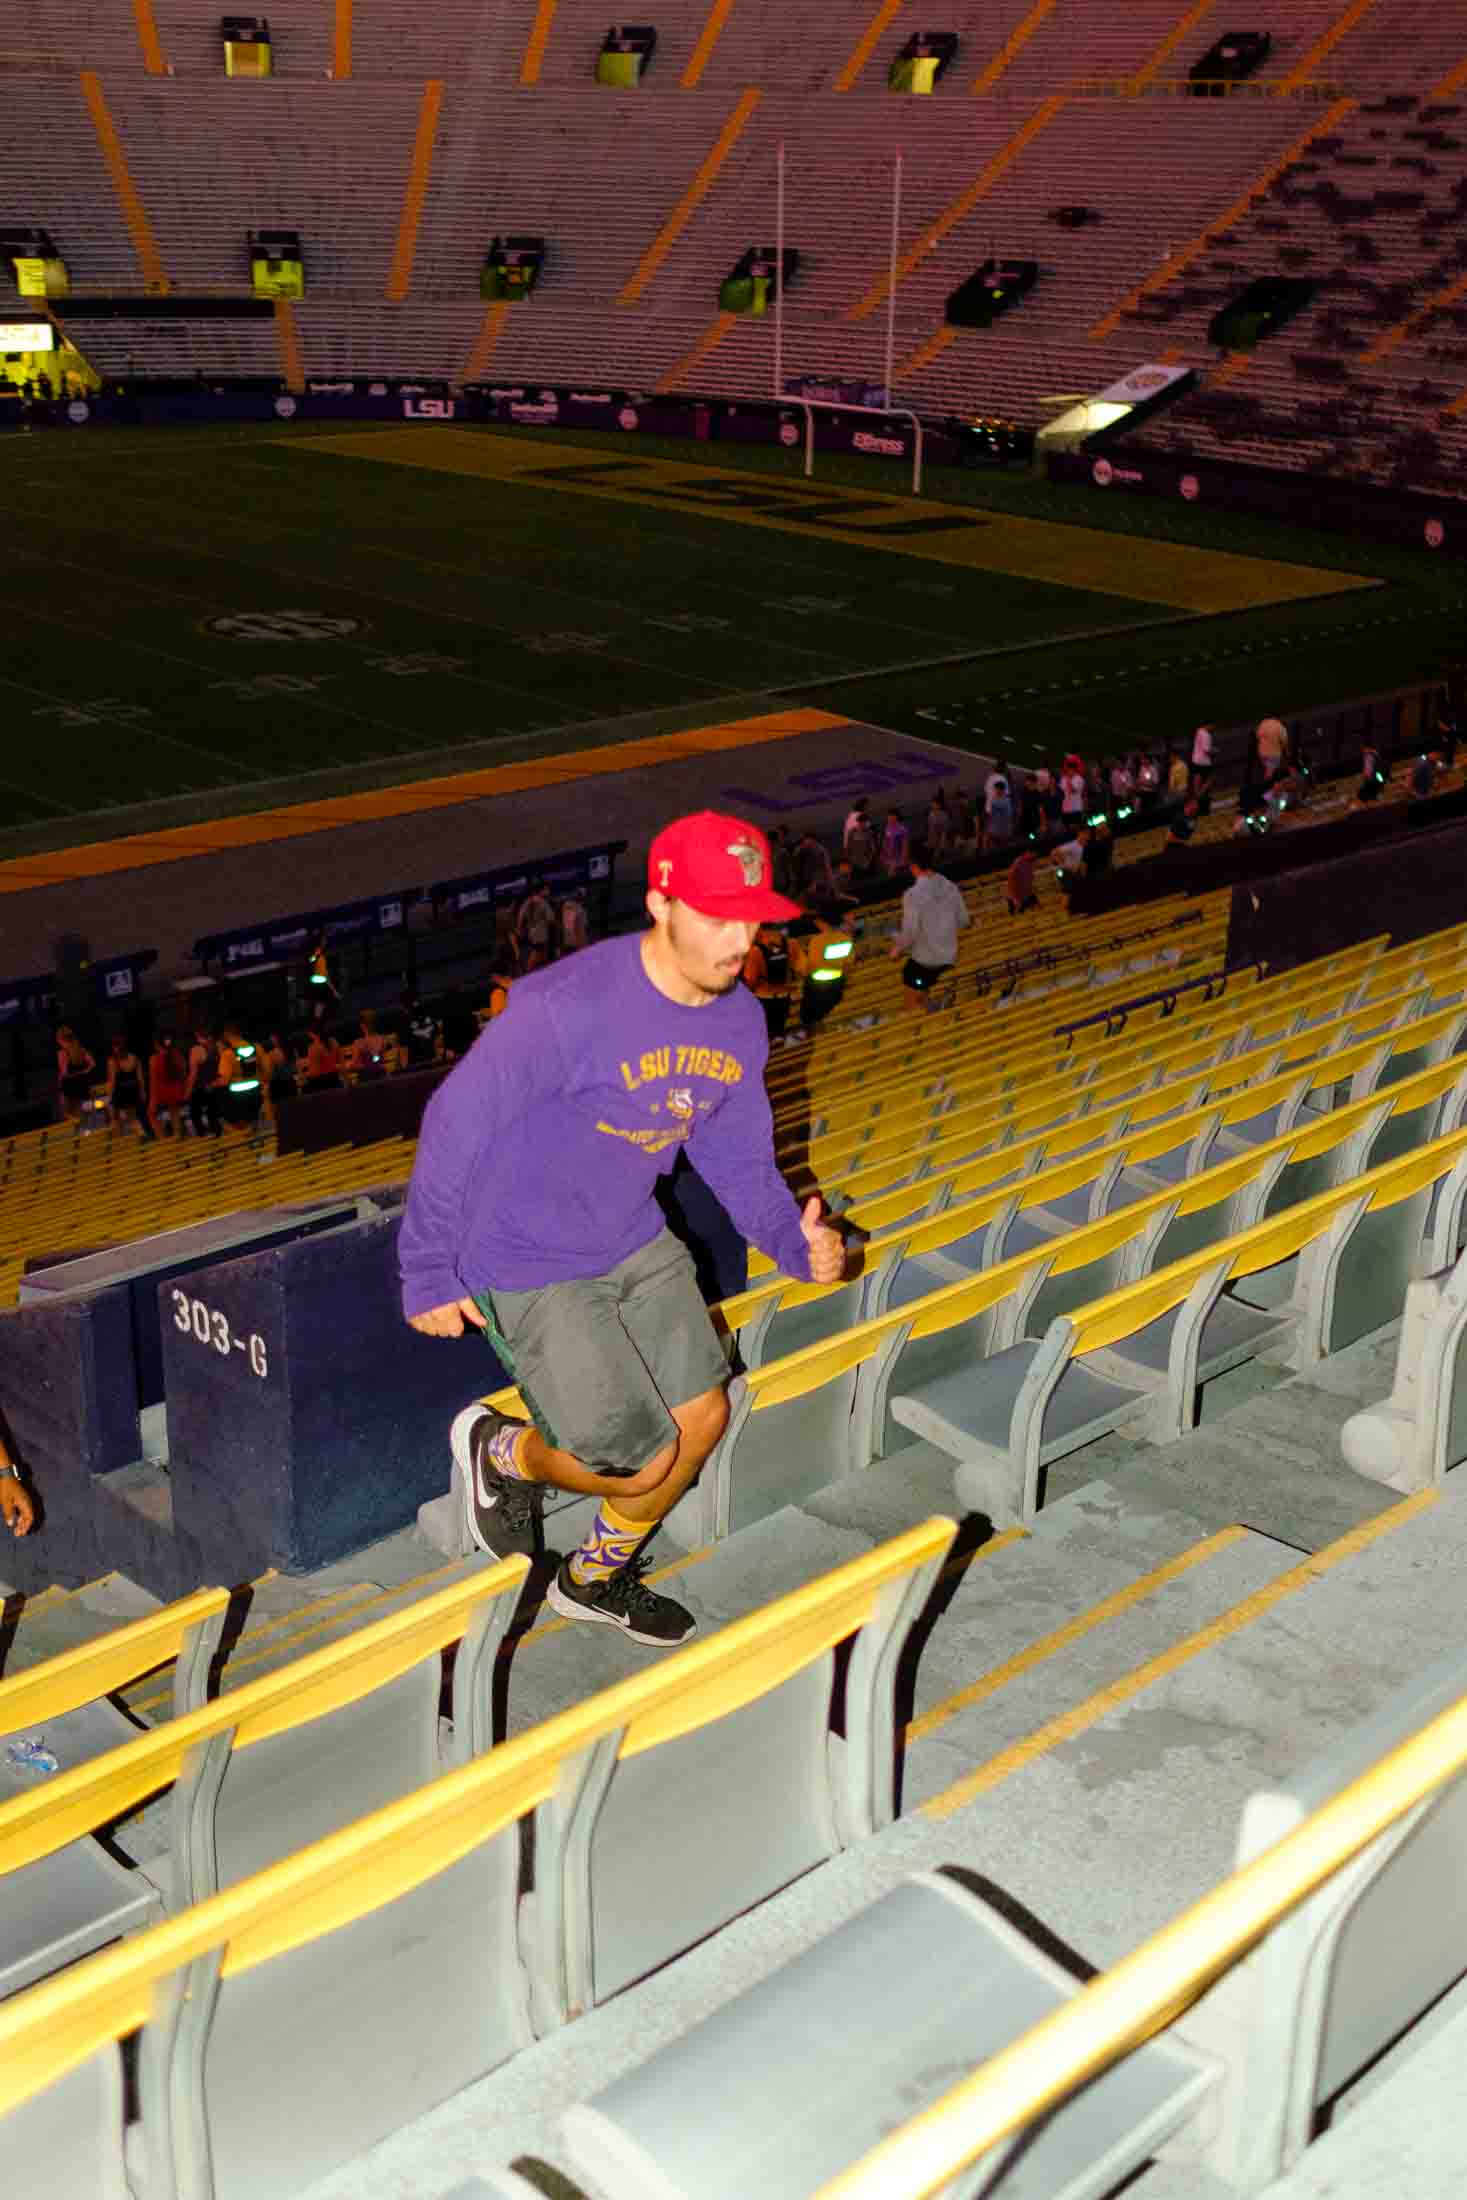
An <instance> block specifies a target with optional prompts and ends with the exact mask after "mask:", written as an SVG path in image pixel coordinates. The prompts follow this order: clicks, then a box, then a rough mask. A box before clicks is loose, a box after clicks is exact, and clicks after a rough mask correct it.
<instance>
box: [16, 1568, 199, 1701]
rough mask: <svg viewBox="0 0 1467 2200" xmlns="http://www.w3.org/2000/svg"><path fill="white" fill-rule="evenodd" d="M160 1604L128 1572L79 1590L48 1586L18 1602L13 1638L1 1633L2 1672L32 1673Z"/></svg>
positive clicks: (145, 1614) (138, 1617)
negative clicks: (130, 1577)
mask: <svg viewBox="0 0 1467 2200" xmlns="http://www.w3.org/2000/svg"><path fill="white" fill-rule="evenodd" d="M158 1609H159V1603H158V1599H157V1598H156V1597H155V1596H152V1595H151V1594H150V1593H149V1592H148V1590H146V1589H142V1588H139V1586H138V1585H137V1583H136V1582H133V1581H129V1580H128V1579H127V1576H126V1575H125V1574H102V1575H101V1576H99V1578H98V1579H97V1580H96V1581H89V1582H85V1583H84V1584H83V1585H82V1587H81V1588H79V1589H43V1590H41V1591H39V1592H38V1593H37V1594H36V1595H34V1596H28V1597H26V1598H25V1599H24V1600H23V1601H20V1602H19V1606H18V1612H17V1616H16V1619H15V1624H14V1630H13V1632H12V1633H11V1635H10V1637H9V1640H8V1642H7V1641H6V1640H5V1638H4V1636H3V1635H0V1645H3V1653H0V1675H3V1676H4V1677H6V1678H13V1677H14V1676H15V1675H16V1674H17V1673H24V1672H28V1671H29V1670H30V1668H31V1667H32V1666H36V1665H42V1664H44V1663H45V1661H46V1659H47V1658H57V1657H61V1656H62V1655H63V1654H64V1653H65V1652H66V1651H68V1650H79V1649H80V1648H81V1647H82V1645H83V1644H84V1643H88V1642H95V1641H96V1639H97V1637H98V1636H99V1635H105V1634H109V1633H110V1632H111V1631H112V1629H113V1628H115V1627H125V1626H126V1625H127V1623H128V1622H129V1621H130V1620H135V1619H143V1618H145V1617H146V1616H147V1614H148V1613H150V1612H156V1611H157V1610H158Z"/></svg>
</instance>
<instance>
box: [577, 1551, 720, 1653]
mask: <svg viewBox="0 0 1467 2200" xmlns="http://www.w3.org/2000/svg"><path fill="white" fill-rule="evenodd" d="M645 1570H646V1560H645V1559H644V1557H643V1556H642V1553H641V1552H640V1551H639V1552H638V1553H637V1555H636V1557H635V1558H631V1559H628V1561H627V1563H626V1565H625V1566H619V1567H618V1568H617V1570H616V1572H615V1573H614V1574H603V1575H602V1576H601V1577H600V1579H599V1580H597V1581H576V1580H575V1579H574V1578H573V1576H572V1574H571V1569H570V1560H569V1559H568V1558H567V1559H565V1560H563V1561H562V1563H561V1565H560V1568H559V1570H558V1572H557V1573H556V1576H555V1579H554V1580H553V1581H552V1582H551V1584H550V1587H549V1588H548V1589H547V1590H546V1592H545V1601H546V1602H547V1604H549V1605H551V1606H552V1607H553V1609H554V1610H555V1611H557V1612H559V1613H560V1615H561V1617H562V1619H591V1620H600V1621H602V1622H603V1624H604V1625H606V1626H608V1627H619V1628H620V1629H621V1631H622V1633H623V1634H624V1635H628V1636H630V1638H631V1640H632V1641H633V1642H648V1643H651V1645H652V1646H653V1648H654V1649H657V1650H671V1649H673V1648H674V1647H675V1646H676V1645H677V1644H678V1643H680V1642H687V1641H688V1640H689V1639H690V1638H691V1637H692V1636H693V1635H696V1634H697V1632H698V1622H697V1621H696V1620H695V1619H694V1617H693V1615H692V1613H691V1612H690V1611H689V1610H688V1608H687V1606H686V1605H685V1604H678V1603H677V1602H676V1601H675V1600H674V1599H673V1598H672V1597H662V1596H659V1595H658V1594H657V1591H656V1590H655V1589H649V1588H648V1587H647V1584H646V1582H645V1581H644V1580H643V1579H642V1575H643V1573H644V1572H645Z"/></svg>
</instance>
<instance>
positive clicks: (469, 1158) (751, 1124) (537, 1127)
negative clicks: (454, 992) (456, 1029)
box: [398, 934, 810, 1314]
mask: <svg viewBox="0 0 1467 2200" xmlns="http://www.w3.org/2000/svg"><path fill="white" fill-rule="evenodd" d="M642 937H643V935H641V934H628V935H626V936H625V937H622V938H619V939H611V940H606V941H603V942H602V943H601V945H599V946H597V947H589V948H585V949H583V950H582V952H581V953H579V954H577V955H571V956H568V957H567V958H566V959H565V961H563V962H559V963H555V964H552V966H551V967H550V968H549V969H548V970H541V971H537V972H536V973H535V974H534V975H533V976H532V977H529V978H524V979H522V980H521V981H520V982H519V983H518V984H517V985H516V986H515V987H514V988H513V990H512V991H511V993H510V996H509V1001H508V1005H507V1006H506V1008H505V1011H504V1013H503V1015H502V1016H498V1017H496V1018H495V1020H494V1022H493V1023H492V1024H490V1025H489V1026H488V1027H487V1029H486V1030H485V1031H484V1032H483V1033H482V1034H481V1036H480V1037H479V1039H478V1040H477V1041H476V1042H475V1044H474V1046H473V1047H472V1048H471V1049H470V1051H469V1052H468V1054H466V1055H465V1056H464V1059H463V1060H462V1061H461V1062H460V1063H459V1064H458V1066H457V1068H456V1069H455V1070H454V1071H453V1072H452V1074H451V1075H450V1076H449V1077H447V1078H445V1079H444V1081H443V1083H442V1084H441V1085H440V1086H439V1088H438V1090H437V1092H436V1093H435V1094H434V1095H433V1098H432V1100H431V1101H430V1102H429V1103H428V1107H427V1111H426V1112H425V1114H424V1117H423V1127H422V1132H421V1135H420V1137H419V1140H418V1152H417V1159H416V1161H415V1162H414V1164H413V1175H412V1182H411V1184H410V1185H409V1187H408V1199H407V1210H406V1214H405V1216H404V1218H403V1225H402V1231H401V1235H400V1238H399V1248H398V1264H399V1267H400V1270H401V1274H402V1303H403V1311H404V1312H405V1313H407V1314H421V1313H424V1312H426V1311H427V1310H428V1309H429V1308H430V1307H435V1306H446V1305H448V1304H449V1303H450V1302H451V1301H453V1300H456V1299H460V1298H463V1297H465V1296H466V1295H468V1294H471V1293H475V1292H481V1291H486V1290H501V1291H531V1290H535V1289H537V1288H538V1287H539V1286H540V1285H542V1284H547V1283H563V1282H566V1281H567V1280H568V1279H570V1278H572V1277H584V1276H601V1275H605V1274H606V1272H607V1271H608V1269H611V1268H614V1267H615V1266H616V1264H617V1262H618V1261H622V1260H625V1259H626V1258H627V1256H628V1255H629V1254H631V1253H635V1252H638V1251H640V1249H641V1248H642V1247H643V1246H644V1245H647V1244H650V1243H651V1241H652V1239H653V1238H654V1237H656V1235H657V1233H658V1231H659V1230H660V1229H661V1228H662V1227H663V1221H662V1213H661V1210H660V1208H659V1207H658V1206H657V1203H656V1201H655V1199H654V1198H653V1188H654V1186H655V1184H656V1181H657V1179H658V1177H660V1176H665V1175H666V1174H667V1172H668V1171H669V1170H670V1169H671V1168H672V1166H673V1163H674V1162H675V1161H676V1159H677V1157H678V1154H679V1153H686V1154H687V1157H688V1159H689V1161H691V1162H692V1164H693V1166H694V1168H696V1169H697V1171H698V1173H699V1175H700V1176H701V1177H702V1178H703V1179H704V1181H705V1182H706V1183H707V1184H708V1185H709V1186H710V1187H711V1189H712V1190H713V1191H714V1192H715V1193H716V1194H717V1196H718V1198H719V1199H720V1200H722V1202H723V1204H724V1206H725V1207H726V1208H727V1209H728V1212H729V1214H730V1215H731V1216H732V1217H733V1220H734V1222H735V1224H736V1225H737V1226H738V1228H739V1229H740V1230H741V1231H742V1232H743V1233H744V1235H745V1237H747V1238H749V1239H750V1240H752V1242H753V1243H754V1244H755V1245H757V1246H758V1247H759V1248H760V1250H761V1251H762V1252H765V1253H767V1254H768V1255H769V1257H770V1259H771V1260H772V1261H774V1262H775V1263H776V1265H777V1266H778V1267H779V1268H781V1269H782V1270H783V1271H784V1272H785V1273H786V1274H787V1275H793V1276H799V1277H802V1278H803V1277H808V1275H809V1273H810V1261H809V1246H808V1245H807V1243H806V1240H805V1238H804V1235H803V1233H802V1231H801V1229H800V1210H799V1208H798V1207H797V1206H796V1204H795V1201H794V1198H793V1196H792V1194H791V1192H790V1190H789V1187H788V1186H787V1185H786V1183H785V1181H784V1179H783V1178H782V1177H781V1175H780V1174H779V1171H778V1169H777V1168H776V1167H775V1164H774V1147H773V1134H772V1126H771V1120H770V1113H769V1101H768V1097H767V1095H766V1093H765V1090H764V1064H765V1061H766V1059H767V1056H768V1052H769V1042H768V1039H767V1037H766V1034H765V1027H764V1015H763V1011H762V1010H761V1008H760V1006H759V1003H758V1002H757V1001H756V1000H755V998H754V996H753V994H752V993H750V992H749V991H748V990H747V988H746V987H745V986H743V985H737V986H735V987H734V989H733V991H732V992H731V993H726V994H722V995H720V996H719V997H718V998H717V999H716V1000H712V1001H708V1002H705V1003H704V1004H703V1005H702V1006H701V1007H698V1008H684V1007H681V1006H680V1005H679V1004H678V1003H677V1002H676V1001H670V1000H668V999H667V997H666V995H665V994H663V993H661V992H659V991H658V989H657V987H656V986H655V985H654V984H653V983H652V981H651V979H650V978H649V977H648V976H647V973H646V971H645V969H644V968H643V966H642V952H641V947H642Z"/></svg>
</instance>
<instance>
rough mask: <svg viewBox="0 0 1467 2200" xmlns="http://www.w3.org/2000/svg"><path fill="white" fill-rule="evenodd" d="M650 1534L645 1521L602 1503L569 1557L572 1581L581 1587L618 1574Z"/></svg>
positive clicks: (650, 1530) (649, 1527) (648, 1526)
mask: <svg viewBox="0 0 1467 2200" xmlns="http://www.w3.org/2000/svg"><path fill="white" fill-rule="evenodd" d="M651 1533H652V1529H651V1526H650V1525H649V1523H648V1522H647V1521H645V1520H628V1519H627V1517H626V1515H625V1514H624V1513H619V1512H618V1511H617V1509H616V1507H615V1506H614V1505H611V1504H607V1503H605V1502H603V1503H602V1506H601V1509H600V1511H599V1512H598V1513H597V1515H596V1518H595V1519H594V1520H593V1521H592V1523H591V1529H590V1533H589V1534H588V1535H587V1537H586V1540H585V1542H584V1543H583V1544H582V1545H581V1547H580V1549H579V1550H578V1551H576V1552H575V1553H573V1555H572V1557H571V1562H570V1571H571V1580H572V1581H574V1582H577V1583H579V1585H580V1586H581V1587H582V1588H584V1587H585V1585H586V1583H587V1582H590V1581H605V1579H606V1578H607V1576H608V1574H615V1573H620V1571H621V1569H622V1567H623V1566H625V1565H626V1563H627V1561H628V1559H630V1558H633V1557H635V1555H636V1552H637V1547H638V1545H639V1544H641V1543H645V1541H646V1540H647V1537H648V1536H649V1535H650V1534H651Z"/></svg>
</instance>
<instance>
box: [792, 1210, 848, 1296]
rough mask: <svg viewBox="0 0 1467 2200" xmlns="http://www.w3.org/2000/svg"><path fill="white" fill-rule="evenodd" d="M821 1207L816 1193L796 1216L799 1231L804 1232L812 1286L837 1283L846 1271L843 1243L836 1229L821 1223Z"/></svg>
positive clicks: (826, 1223)
mask: <svg viewBox="0 0 1467 2200" xmlns="http://www.w3.org/2000/svg"><path fill="white" fill-rule="evenodd" d="M821 1213H822V1204H821V1201H820V1198H819V1196H818V1194H816V1195H812V1196H811V1197H810V1198H809V1199H807V1200H806V1202H805V1211H804V1213H803V1214H802V1215H801V1217H800V1228H801V1229H802V1230H803V1231H804V1233H805V1243H806V1244H807V1245H808V1246H809V1248H810V1281H811V1282H812V1283H839V1282H840V1280H841V1277H842V1276H843V1275H844V1274H845V1272H846V1248H845V1240H844V1239H843V1238H842V1236H841V1234H840V1232H839V1230H832V1229H831V1227H830V1224H829V1223H828V1222H822V1221H821V1219H820V1218H821Z"/></svg>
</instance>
